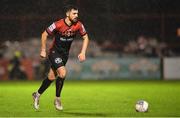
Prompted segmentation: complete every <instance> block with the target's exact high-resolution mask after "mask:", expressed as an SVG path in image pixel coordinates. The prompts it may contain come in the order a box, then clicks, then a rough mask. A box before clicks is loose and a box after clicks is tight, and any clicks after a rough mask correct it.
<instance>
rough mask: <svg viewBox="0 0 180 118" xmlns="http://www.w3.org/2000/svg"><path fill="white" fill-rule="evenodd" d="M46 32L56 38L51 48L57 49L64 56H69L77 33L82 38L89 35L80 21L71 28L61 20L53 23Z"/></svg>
mask: <svg viewBox="0 0 180 118" xmlns="http://www.w3.org/2000/svg"><path fill="white" fill-rule="evenodd" d="M46 32H47V33H48V34H49V35H51V36H54V40H53V44H52V47H51V48H56V49H57V50H58V51H59V52H61V53H64V54H69V49H70V47H71V43H72V41H73V40H74V38H75V36H76V34H77V33H79V34H80V35H81V36H84V35H85V34H86V33H87V32H86V30H85V28H84V26H83V24H82V23H81V22H80V21H78V22H76V23H74V24H72V25H71V26H69V25H68V24H67V23H66V22H65V19H60V20H59V21H56V22H54V23H52V24H51V25H50V26H49V27H48V28H47V29H46Z"/></svg>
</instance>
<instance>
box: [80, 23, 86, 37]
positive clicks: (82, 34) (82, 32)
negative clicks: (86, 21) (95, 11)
mask: <svg viewBox="0 0 180 118" xmlns="http://www.w3.org/2000/svg"><path fill="white" fill-rule="evenodd" d="M79 33H80V35H81V36H84V35H85V34H87V32H86V29H85V28H84V25H83V24H82V23H80V26H79Z"/></svg>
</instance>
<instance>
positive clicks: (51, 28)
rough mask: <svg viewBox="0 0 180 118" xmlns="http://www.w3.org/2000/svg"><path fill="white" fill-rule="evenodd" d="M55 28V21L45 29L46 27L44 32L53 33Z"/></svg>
mask: <svg viewBox="0 0 180 118" xmlns="http://www.w3.org/2000/svg"><path fill="white" fill-rule="evenodd" d="M56 29H57V25H56V23H55V22H54V23H52V24H51V25H50V26H49V27H48V28H47V29H46V32H47V33H48V34H49V35H53V34H55V32H56Z"/></svg>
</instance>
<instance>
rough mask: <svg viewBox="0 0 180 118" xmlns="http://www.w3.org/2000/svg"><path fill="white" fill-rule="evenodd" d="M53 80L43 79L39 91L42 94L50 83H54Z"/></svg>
mask: <svg viewBox="0 0 180 118" xmlns="http://www.w3.org/2000/svg"><path fill="white" fill-rule="evenodd" d="M52 82H53V81H51V80H49V79H48V78H46V79H45V80H43V82H42V84H41V86H40V88H39V89H38V93H39V94H42V93H43V92H44V91H45V90H46V89H47V88H48V87H49V85H50V84H51V83H52Z"/></svg>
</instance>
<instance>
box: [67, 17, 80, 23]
mask: <svg viewBox="0 0 180 118" xmlns="http://www.w3.org/2000/svg"><path fill="white" fill-rule="evenodd" d="M69 19H70V21H71V22H72V23H77V21H78V18H74V19H71V18H69Z"/></svg>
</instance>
